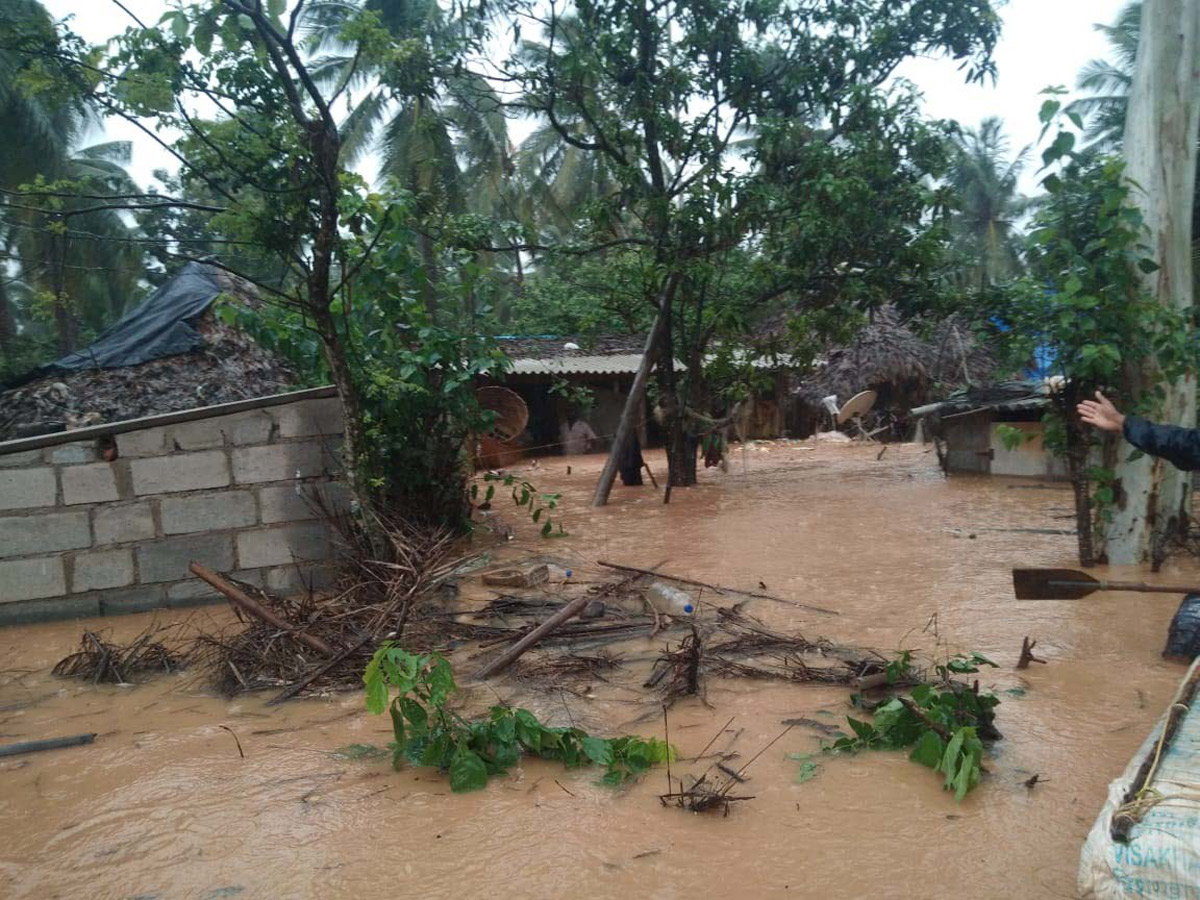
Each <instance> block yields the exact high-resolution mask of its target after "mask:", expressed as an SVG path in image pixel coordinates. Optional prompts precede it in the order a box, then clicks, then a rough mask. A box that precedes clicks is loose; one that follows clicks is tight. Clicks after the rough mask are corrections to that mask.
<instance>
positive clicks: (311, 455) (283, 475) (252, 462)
mask: <svg viewBox="0 0 1200 900" xmlns="http://www.w3.org/2000/svg"><path fill="white" fill-rule="evenodd" d="M324 457H325V454H324V452H323V450H322V448H321V445H320V444H319V443H316V442H307V441H306V442H304V443H298V444H268V445H267V446H265V447H239V448H237V449H236V450H234V451H233V480H234V481H235V482H236V483H237V484H257V483H260V482H263V481H287V480H290V479H293V478H311V477H313V476H314V475H322V474H324V473H325V458H324Z"/></svg>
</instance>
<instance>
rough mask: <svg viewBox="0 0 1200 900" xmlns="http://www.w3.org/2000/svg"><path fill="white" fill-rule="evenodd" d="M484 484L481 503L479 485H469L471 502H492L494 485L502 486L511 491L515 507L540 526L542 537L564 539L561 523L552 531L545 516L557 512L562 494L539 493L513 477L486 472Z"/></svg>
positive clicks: (530, 485)
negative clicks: (525, 510) (484, 488)
mask: <svg viewBox="0 0 1200 900" xmlns="http://www.w3.org/2000/svg"><path fill="white" fill-rule="evenodd" d="M483 480H484V482H486V483H487V490H486V491H485V492H484V495H483V501H482V502H480V501H479V485H477V484H473V485H471V500H472V502H475V503H479V505H484V504H487V503H491V502H492V498H493V497H495V496H496V484H497V483H499V484H503V485H504V486H505V487H507V488H511V489H512V499H513V503H515V504H517V506H519V507H521V508H524V509H528V510H529V518H531V519H532V520H533V521H534V523H535V524H540V525H541V526H542V537H566V536H567V532H566V531H565V530H564V529H563V526H562V522H561V521H560V522H558V523H557V524H558V530H557V531H556V530H555V529H554V524H555V523H554V522H552V521H551V519H550V516H549V515H548V514H547V513H548V512H549V511H552V510H557V509H558V504H559V502H560V501H561V500H562V494H544V493H542V492H541V491H539V490H538V489H537V488H536V487H535V486H534V485H533V484H531V483H530V482H528V481H517V477H516V476H515V475H501V474H498V473H496V472H487V473H486V474H485V475H484V476H483Z"/></svg>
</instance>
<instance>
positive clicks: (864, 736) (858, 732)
mask: <svg viewBox="0 0 1200 900" xmlns="http://www.w3.org/2000/svg"><path fill="white" fill-rule="evenodd" d="M846 721H847V722H849V723H850V728H851V730H853V731H854V734H855V736H856V737H858V738H859V740H863V741H869V740H870V739H871V738H873V737H874V736H875V728H874V727H873V726H871V725H868V724H867V723H866V722H860V721H859V720H858V719H856V718H854V717H853V716H846Z"/></svg>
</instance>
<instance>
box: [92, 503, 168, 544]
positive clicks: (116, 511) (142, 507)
mask: <svg viewBox="0 0 1200 900" xmlns="http://www.w3.org/2000/svg"><path fill="white" fill-rule="evenodd" d="M92 528H93V529H94V530H95V532H96V544H97V545H101V544H124V543H128V542H131V541H152V540H154V513H153V511H152V510H151V509H150V504H149V503H133V504H130V505H128V506H98V507H96V509H94V510H92Z"/></svg>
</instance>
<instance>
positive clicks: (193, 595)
mask: <svg viewBox="0 0 1200 900" xmlns="http://www.w3.org/2000/svg"><path fill="white" fill-rule="evenodd" d="M224 599H225V598H224V597H223V596H222V595H221V593H220V592H219V591H218V590H216V588H214V587H212V586H211V585H210V584H208V582H206V581H201V580H200V579H199V578H190V579H188V580H187V581H180V582H177V583H175V584H171V585H167V606H176V605H182V604H186V603H195V602H196V601H213V602H216V601H217V600H224Z"/></svg>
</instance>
